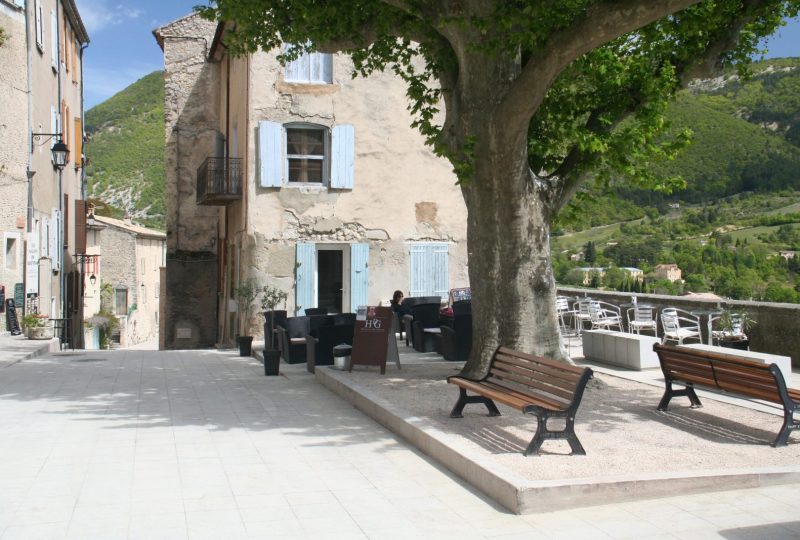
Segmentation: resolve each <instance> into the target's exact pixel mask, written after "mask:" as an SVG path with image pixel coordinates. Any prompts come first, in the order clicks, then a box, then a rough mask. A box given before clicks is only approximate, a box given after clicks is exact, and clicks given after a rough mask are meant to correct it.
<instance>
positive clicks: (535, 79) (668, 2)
mask: <svg viewBox="0 0 800 540" xmlns="http://www.w3.org/2000/svg"><path fill="white" fill-rule="evenodd" d="M698 2H700V0H616V1H615V0H603V1H600V2H597V3H595V4H592V6H591V7H589V8H588V9H587V10H586V14H585V16H584V17H583V18H581V19H579V20H578V21H576V23H575V24H573V25H570V26H569V27H567V28H564V29H563V30H560V31H558V32H555V33H553V34H552V35H551V36H550V37H549V38H548V39H547V41H546V42H545V44H544V45H543V46H542V47H541V49H540V50H539V51H538V52H536V53H534V54H533V55H532V56H531V58H530V59H529V60H528V62H527V63H526V65H525V66H524V67H523V69H522V73H521V74H520V76H519V77H518V78H517V80H516V81H514V83H513V84H512V86H511V88H510V89H509V91H508V93H507V94H506V96H505V98H504V99H503V102H502V104H501V105H500V107H499V110H498V113H499V116H498V117H499V119H500V122H503V123H505V124H508V123H510V122H513V123H514V124H515V125H516V124H520V125H524V126H527V125H528V122H529V121H530V119H531V118H532V117H533V115H534V113H535V112H536V110H537V109H538V108H539V106H540V105H541V103H542V101H544V98H545V95H546V93H547V90H548V89H549V88H550V86H551V84H552V82H553V81H554V80H555V78H556V77H557V76H558V74H559V73H561V72H562V71H563V70H564V69H565V68H566V67H567V66H568V65H569V64H570V63H571V62H572V61H573V60H575V59H576V58H578V57H580V56H581V55H583V54H585V53H587V52H589V51H591V50H593V49H596V48H597V47H600V46H601V45H603V44H605V43H608V42H609V41H611V40H613V39H615V38H618V37H620V36H622V35H624V34H627V33H628V32H632V31H634V30H636V29H638V28H641V27H642V26H645V25H647V24H650V23H651V22H653V21H656V20H658V19H660V18H662V17H665V16H667V15H670V14H672V13H675V12H676V11H680V10H681V9H684V8H687V7H689V6H692V5H694V4H697V3H698Z"/></svg>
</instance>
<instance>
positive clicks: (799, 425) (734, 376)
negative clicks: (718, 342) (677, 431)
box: [653, 344, 800, 446]
mask: <svg viewBox="0 0 800 540" xmlns="http://www.w3.org/2000/svg"><path fill="white" fill-rule="evenodd" d="M653 350H655V351H656V353H657V354H658V360H659V362H660V364H661V371H662V372H663V373H664V382H665V385H666V388H665V390H664V396H663V397H662V398H661V403H659V405H658V408H659V409H660V410H666V408H667V406H668V404H669V401H670V399H671V398H672V397H673V396H677V395H685V396H688V397H689V399H690V400H691V402H692V404H693V405H695V406H700V400H699V398H698V397H697V394H696V393H695V392H694V388H693V387H694V385H701V386H706V387H709V388H712V389H717V390H722V391H725V392H728V393H729V394H732V395H738V396H743V397H748V398H754V399H760V400H763V401H770V402H773V403H779V404H781V405H782V406H783V411H784V422H783V426H782V427H781V430H780V431H779V432H778V436H777V438H776V439H775V441H774V442H773V443H772V445H773V446H784V445H786V444H787V440H788V437H789V433H790V431H792V430H797V429H800V420H795V418H794V413H795V412H797V411H800V391H798V390H794V389H790V388H787V386H786V382H785V380H784V378H783V375H782V373H781V372H780V370H779V369H778V367H777V365H775V364H771V365H766V364H762V363H760V362H755V361H753V360H748V359H744V358H740V357H735V356H728V355H725V354H720V353H716V352H712V351H702V350H697V349H687V348H683V347H675V346H670V345H661V344H656V345H654V346H653ZM673 382H677V383H679V384H683V385H684V386H685V387H686V388H685V390H681V391H676V390H674V389H673V388H672V383H673Z"/></svg>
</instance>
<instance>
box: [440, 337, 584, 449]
mask: <svg viewBox="0 0 800 540" xmlns="http://www.w3.org/2000/svg"><path fill="white" fill-rule="evenodd" d="M591 376H592V370H591V369H589V368H579V367H576V366H570V365H568V364H563V363H560V362H556V361H555V360H551V359H547V358H541V357H538V356H534V355H531V354H526V353H522V352H520V351H515V350H513V349H509V348H507V347H498V348H497V350H496V351H495V353H494V355H493V356H492V359H491V362H490V363H489V370H488V372H487V374H486V376H485V377H484V378H483V379H481V380H479V381H473V380H469V379H465V378H463V377H457V376H456V377H448V379H447V382H449V383H452V384H455V385H457V386H459V388H460V397H459V399H458V401H457V402H456V405H455V406H454V407H453V411H452V412H451V413H450V416H451V418H460V417H461V412H462V410H463V409H464V406H465V405H467V404H468V403H483V404H484V405H486V407H487V408H488V409H489V414H490V416H496V415H498V414H500V412H499V411H498V410H497V407H496V406H495V404H494V401H499V402H500V403H503V404H504V405H508V406H509V407H513V408H515V409H517V410H519V411H522V412H523V413H529V414H535V415H536V417H537V420H538V422H537V424H536V434H535V435H534V436H533V439H532V440H531V442H530V444H529V445H528V448H527V449H526V450H525V452H524V453H525V455H530V454H531V453H534V452H538V450H539V448H540V447H541V445H542V443H543V442H544V441H545V440H549V439H566V440H567V442H568V443H569V445H570V448H571V449H572V453H573V454H585V453H586V452H585V451H584V449H583V446H581V444H580V441H578V438H577V436H576V435H575V429H574V423H575V413H576V412H577V409H578V405H580V401H581V397H582V396H583V391H584V388H585V387H586V383H587V382H588V380H589V378H591ZM467 390H469V391H470V392H473V393H474V394H475V395H473V396H470V395H467V393H466V391H467ZM549 418H564V419H565V420H566V426H565V427H564V429H563V430H558V431H554V430H551V429H550V428H549V427H548V426H547V420H548V419H549Z"/></svg>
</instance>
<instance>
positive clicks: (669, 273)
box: [653, 264, 682, 281]
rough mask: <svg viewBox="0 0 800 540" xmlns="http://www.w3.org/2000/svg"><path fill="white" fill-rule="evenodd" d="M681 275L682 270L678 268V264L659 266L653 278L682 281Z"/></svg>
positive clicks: (654, 271)
mask: <svg viewBox="0 0 800 540" xmlns="http://www.w3.org/2000/svg"><path fill="white" fill-rule="evenodd" d="M681 275H682V273H681V269H680V268H678V265H677V264H657V265H656V267H655V269H654V270H653V277H655V278H656V279H667V280H669V281H680V280H681Z"/></svg>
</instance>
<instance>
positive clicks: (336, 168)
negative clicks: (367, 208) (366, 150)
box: [331, 124, 356, 189]
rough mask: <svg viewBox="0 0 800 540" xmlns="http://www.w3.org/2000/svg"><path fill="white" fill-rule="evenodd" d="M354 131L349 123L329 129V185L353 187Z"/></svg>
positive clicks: (345, 187)
mask: <svg viewBox="0 0 800 540" xmlns="http://www.w3.org/2000/svg"><path fill="white" fill-rule="evenodd" d="M355 142H356V131H355V128H354V127H353V126H351V125H350V124H342V125H339V126H334V127H333V130H331V147H332V148H331V187H332V188H336V189H353V168H354V165H355V160H356V144H355Z"/></svg>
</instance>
